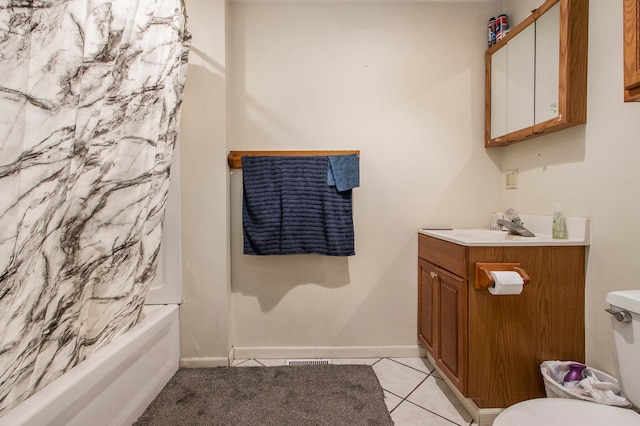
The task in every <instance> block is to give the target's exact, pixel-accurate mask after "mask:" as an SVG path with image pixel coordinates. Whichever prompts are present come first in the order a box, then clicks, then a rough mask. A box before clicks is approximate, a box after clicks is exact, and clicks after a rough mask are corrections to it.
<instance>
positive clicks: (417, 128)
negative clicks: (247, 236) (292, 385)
mask: <svg viewBox="0 0 640 426" xmlns="http://www.w3.org/2000/svg"><path fill="white" fill-rule="evenodd" d="M495 4H497V3H495ZM495 4H494V5H495ZM496 9H497V7H495V6H493V7H492V5H491V4H487V3H480V4H479V3H462V4H457V5H452V4H444V3H439V2H435V3H433V2H426V3H425V2H406V3H405V2H396V3H378V2H375V3H374V2H370V3H360V2H348V3H345V2H342V3H340V2H338V3H324V2H318V3H302V2H297V3H296V2H274V3H231V4H230V14H229V31H230V33H229V37H230V45H229V69H230V73H229V76H228V80H229V83H230V85H229V87H228V90H229V116H230V121H229V125H230V127H229V136H230V144H231V149H234V150H244V149H359V150H360V151H361V187H360V188H357V189H355V190H354V191H353V205H354V222H355V234H356V242H355V243H356V255H355V256H353V257H351V258H348V259H347V258H338V259H336V258H329V257H322V256H291V257H253V256H245V255H242V233H241V212H240V209H241V189H242V177H241V172H239V171H235V172H233V173H232V176H231V229H232V238H231V242H232V245H231V250H232V286H231V290H232V302H231V303H232V338H231V340H232V342H233V343H232V344H233V345H234V346H235V347H238V348H242V349H243V354H256V353H258V352H256V351H257V350H256V351H253V350H252V349H251V348H256V347H259V348H261V347H270V348H273V347H288V348H301V347H302V348H304V347H310V346H311V347H318V346H331V347H344V346H357V347H366V346H387V347H389V350H390V351H396V350H397V351H402V350H403V348H405V349H406V348H413V349H414V350H416V349H417V346H416V345H417V337H416V335H417V330H416V322H417V320H416V309H417V266H416V260H417V228H419V227H424V226H434V225H435V226H438V225H453V226H458V227H464V226H483V227H484V226H486V225H487V221H488V219H489V216H490V213H491V211H492V210H496V209H498V208H500V207H502V206H501V199H500V197H501V191H500V189H499V188H500V185H501V182H502V180H501V179H502V178H501V174H500V170H499V167H498V166H497V165H496V164H497V163H498V162H499V156H500V153H499V152H498V151H493V152H488V151H486V150H485V149H484V145H483V135H484V52H485V49H486V41H485V36H484V34H485V33H486V22H487V19H488V17H489V16H491V14H492V13H494V12H495V11H496ZM259 353H260V354H264V353H273V352H268V351H266V352H265V351H262V352H259ZM316 353H317V352H316Z"/></svg>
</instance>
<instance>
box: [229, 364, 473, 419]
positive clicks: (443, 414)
mask: <svg viewBox="0 0 640 426" xmlns="http://www.w3.org/2000/svg"><path fill="white" fill-rule="evenodd" d="M285 362H286V360H284V359H244V360H242V359H241V360H235V361H234V362H233V366H235V367H244V366H253V367H255V366H265V367H269V366H276V365H284V364H285ZM331 362H332V364H368V365H371V366H372V367H373V370H374V371H375V372H376V375H377V376H378V380H379V381H380V385H381V386H382V389H383V390H384V399H385V402H386V404H387V408H388V409H389V412H390V413H391V418H392V419H393V421H394V423H395V424H396V426H453V425H460V426H468V425H474V426H475V425H476V423H474V422H473V418H472V417H471V416H470V415H469V413H468V412H467V411H466V410H465V408H464V407H463V406H462V404H460V402H459V401H458V399H457V398H456V397H455V395H454V394H453V393H452V392H451V390H449V387H448V386H447V385H446V383H445V382H444V381H443V380H442V378H440V376H439V375H438V372H437V371H435V369H434V368H433V366H432V365H431V363H430V362H429V361H428V360H427V359H426V358H365V359H336V360H331Z"/></svg>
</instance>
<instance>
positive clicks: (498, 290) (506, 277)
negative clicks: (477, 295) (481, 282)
mask: <svg viewBox="0 0 640 426" xmlns="http://www.w3.org/2000/svg"><path fill="white" fill-rule="evenodd" d="M491 276H492V277H493V282H494V285H493V286H492V287H489V293H491V294H493V295H496V296H502V295H509V294H520V293H522V285H523V284H524V280H523V279H522V277H521V276H520V274H519V273H517V272H515V271H491Z"/></svg>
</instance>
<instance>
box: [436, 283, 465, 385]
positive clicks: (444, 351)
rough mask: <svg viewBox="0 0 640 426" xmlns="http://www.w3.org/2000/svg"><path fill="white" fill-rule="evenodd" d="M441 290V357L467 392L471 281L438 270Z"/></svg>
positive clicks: (440, 361)
mask: <svg viewBox="0 0 640 426" xmlns="http://www.w3.org/2000/svg"><path fill="white" fill-rule="evenodd" d="M437 278H438V290H439V311H440V318H439V320H440V324H439V333H438V334H439V357H438V359H437V363H438V365H439V367H440V368H441V369H442V371H443V372H444V373H445V375H446V376H447V377H448V378H449V380H451V382H453V384H454V385H455V386H456V387H457V388H458V389H459V390H460V391H461V392H462V393H463V394H466V393H467V389H466V384H467V364H468V354H467V345H468V335H467V333H468V325H467V310H468V307H467V281H466V280H464V279H462V278H460V277H458V276H456V275H453V274H450V273H448V272H447V271H444V270H438V271H437Z"/></svg>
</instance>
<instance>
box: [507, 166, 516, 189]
mask: <svg viewBox="0 0 640 426" xmlns="http://www.w3.org/2000/svg"><path fill="white" fill-rule="evenodd" d="M504 187H505V189H517V188H518V169H511V170H507V171H506V172H505V174H504Z"/></svg>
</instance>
